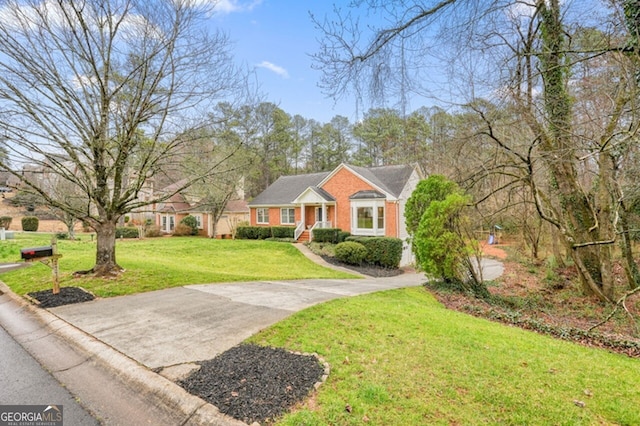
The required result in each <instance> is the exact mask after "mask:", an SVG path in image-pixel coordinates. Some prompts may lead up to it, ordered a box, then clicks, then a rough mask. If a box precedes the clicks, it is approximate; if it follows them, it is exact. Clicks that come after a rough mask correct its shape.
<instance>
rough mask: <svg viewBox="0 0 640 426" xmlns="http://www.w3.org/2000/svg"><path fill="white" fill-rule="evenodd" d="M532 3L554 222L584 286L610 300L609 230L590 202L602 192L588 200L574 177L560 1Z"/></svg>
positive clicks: (543, 139) (570, 114)
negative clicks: (555, 200) (556, 210)
mask: <svg viewBox="0 0 640 426" xmlns="http://www.w3.org/2000/svg"><path fill="white" fill-rule="evenodd" d="M536 6H537V8H538V10H539V12H540V19H541V21H540V30H541V36H542V46H541V53H540V55H539V59H540V68H541V74H542V76H543V80H544V109H545V113H546V118H547V122H548V124H547V129H546V131H544V132H543V134H541V135H540V136H541V145H540V149H541V151H542V152H543V154H544V158H545V161H546V162H547V165H548V166H549V169H550V171H551V175H552V183H553V186H554V187H555V189H556V191H557V194H558V197H559V200H560V207H561V210H562V212H563V214H562V218H561V221H562V223H561V224H560V225H559V226H560V227H561V228H562V231H563V233H564V237H565V244H566V245H567V249H568V251H569V252H570V253H571V256H572V258H573V260H574V262H575V264H576V266H577V267H578V273H579V275H580V281H581V283H582V287H583V289H584V291H585V292H586V293H587V294H595V295H597V296H598V298H600V299H601V300H603V301H611V298H610V297H609V296H608V293H610V292H612V289H613V287H612V282H611V279H612V277H611V275H610V274H609V271H610V268H611V259H610V256H609V257H608V256H607V252H606V251H605V252H604V253H603V252H602V250H601V246H600V243H601V241H602V238H601V236H604V237H605V238H606V237H608V236H609V235H605V234H606V233H607V229H602V227H603V226H602V224H601V223H598V219H599V217H598V216H597V213H596V211H597V206H596V203H597V201H600V200H601V199H602V198H603V196H602V194H598V195H599V196H598V197H597V201H596V202H594V201H593V200H592V199H591V198H590V197H589V195H587V194H586V193H585V192H584V190H583V188H582V187H581V185H580V182H578V178H577V176H578V174H577V168H576V163H575V152H576V146H575V141H574V140H573V139H572V131H571V116H572V105H571V97H570V96H569V91H568V88H567V84H568V83H567V81H568V72H569V69H568V64H567V58H566V54H565V53H564V52H566V43H565V32H564V28H563V24H562V18H561V15H562V14H561V12H560V1H559V0H548V1H547V0H537V1H536ZM606 167H607V166H605V168H606ZM607 183H608V182H602V183H601V184H602V185H606V184H607ZM605 216H606V214H605ZM605 220H607V221H609V220H610V219H609V218H607V219H605ZM605 228H607V227H606V226H605ZM606 239H608V238H606Z"/></svg>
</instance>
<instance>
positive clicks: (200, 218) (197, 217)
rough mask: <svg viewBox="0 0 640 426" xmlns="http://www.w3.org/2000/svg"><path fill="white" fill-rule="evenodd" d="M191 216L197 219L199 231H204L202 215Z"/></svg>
mask: <svg viewBox="0 0 640 426" xmlns="http://www.w3.org/2000/svg"><path fill="white" fill-rule="evenodd" d="M191 216H193V217H195V218H196V222H197V223H198V229H204V227H203V226H202V224H203V223H204V218H203V216H202V213H191Z"/></svg>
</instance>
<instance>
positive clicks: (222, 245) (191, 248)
mask: <svg viewBox="0 0 640 426" xmlns="http://www.w3.org/2000/svg"><path fill="white" fill-rule="evenodd" d="M80 238H81V241H66V240H61V241H58V249H59V250H58V251H59V253H60V254H62V258H61V259H60V272H61V274H60V285H61V286H63V287H64V286H80V287H83V288H85V289H87V290H90V291H92V292H93V293H94V294H96V295H98V296H101V297H109V296H117V295H123V294H132V293H139V292H145V291H152V290H158V289H162V288H168V287H175V286H181V285H186V284H203V283H215V282H232V281H255V280H287V279H303V278H354V276H353V275H349V274H346V273H343V272H338V271H335V270H332V269H328V268H324V267H321V266H318V265H317V264H315V263H313V262H311V261H309V260H308V259H307V258H306V257H304V256H303V255H302V254H301V253H300V252H299V251H298V249H296V248H295V247H293V245H291V244H288V243H279V242H271V241H249V240H213V239H207V238H194V237H170V238H153V239H152V238H149V239H144V240H118V241H117V244H116V256H117V261H118V263H119V264H120V266H122V267H123V268H125V269H126V272H125V273H124V274H122V276H121V277H119V278H118V279H103V278H98V279H96V278H86V277H83V278H73V276H72V273H73V272H75V271H78V270H84V269H90V268H91V267H92V266H93V265H94V262H95V250H96V246H95V242H93V241H91V238H90V236H89V235H82V236H81V237H80ZM50 243H51V236H50V235H44V234H16V238H15V239H14V240H6V241H0V262H16V261H19V260H20V249H21V248H26V247H33V246H41V245H49V244H50ZM0 279H2V281H4V282H5V283H6V284H7V285H8V286H9V287H11V289H12V290H13V291H14V292H16V293H18V294H25V293H29V292H32V291H38V290H45V289H49V288H51V287H52V274H51V270H50V269H49V268H48V267H47V266H45V265H42V264H41V263H37V262H36V263H34V264H33V265H32V266H31V267H29V268H24V269H20V270H17V271H13V272H8V273H5V274H2V276H0Z"/></svg>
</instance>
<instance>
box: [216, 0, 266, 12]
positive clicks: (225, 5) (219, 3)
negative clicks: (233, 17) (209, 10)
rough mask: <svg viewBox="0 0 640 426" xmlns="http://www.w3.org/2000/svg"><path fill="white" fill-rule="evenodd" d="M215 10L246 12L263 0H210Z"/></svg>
mask: <svg viewBox="0 0 640 426" xmlns="http://www.w3.org/2000/svg"><path fill="white" fill-rule="evenodd" d="M210 1H211V4H213V10H214V11H215V12H217V13H223V14H224V13H233V12H246V11H251V10H253V8H254V7H256V6H258V5H259V4H260V3H262V0H252V1H248V2H247V1H242V0H210Z"/></svg>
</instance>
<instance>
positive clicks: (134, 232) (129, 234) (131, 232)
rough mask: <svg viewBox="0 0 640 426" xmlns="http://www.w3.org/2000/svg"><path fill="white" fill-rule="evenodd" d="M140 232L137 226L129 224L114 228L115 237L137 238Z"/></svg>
mask: <svg viewBox="0 0 640 426" xmlns="http://www.w3.org/2000/svg"><path fill="white" fill-rule="evenodd" d="M139 236H140V233H139V232H138V228H132V227H130V226H119V227H117V228H116V238H138V237H139Z"/></svg>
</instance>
